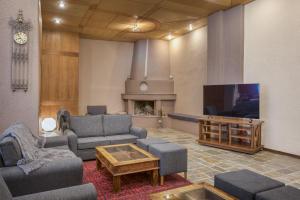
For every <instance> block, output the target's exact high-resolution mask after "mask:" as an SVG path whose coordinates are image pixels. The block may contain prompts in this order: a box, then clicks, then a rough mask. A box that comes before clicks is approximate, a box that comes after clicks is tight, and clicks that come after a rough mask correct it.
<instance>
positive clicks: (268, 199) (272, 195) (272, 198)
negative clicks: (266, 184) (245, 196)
mask: <svg viewBox="0 0 300 200" xmlns="http://www.w3.org/2000/svg"><path fill="white" fill-rule="evenodd" d="M283 199H284V200H300V190H299V189H297V188H294V187H291V186H285V187H280V188H275V189H273V190H268V191H265V192H260V193H258V194H257V195H256V198H255V200H283Z"/></svg>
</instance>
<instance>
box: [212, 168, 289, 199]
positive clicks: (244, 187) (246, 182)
mask: <svg viewBox="0 0 300 200" xmlns="http://www.w3.org/2000/svg"><path fill="white" fill-rule="evenodd" d="M282 186H284V184H283V183H281V182H279V181H276V180H273V179H271V178H268V177H266V176H263V175H260V174H257V173H255V172H252V171H249V170H239V171H234V172H227V173H223V174H218V175H216V176H215V187H217V188H219V189H221V190H223V191H224V192H227V193H228V194H231V195H233V196H235V197H237V198H238V199H242V200H254V199H255V195H256V194H257V193H259V192H264V191H267V190H272V189H274V188H278V187H282Z"/></svg>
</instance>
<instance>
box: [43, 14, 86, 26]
mask: <svg viewBox="0 0 300 200" xmlns="http://www.w3.org/2000/svg"><path fill="white" fill-rule="evenodd" d="M42 17H43V21H44V22H47V23H53V20H54V19H55V18H61V19H62V22H61V23H62V24H63V25H64V26H79V24H80V21H81V17H74V16H73V17H71V16H67V15H57V14H56V13H52V12H47V13H44V14H43V15H42ZM55 25H56V26H60V25H61V24H60V25H58V24H55Z"/></svg>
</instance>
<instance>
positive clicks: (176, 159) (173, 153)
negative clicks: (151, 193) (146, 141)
mask: <svg viewBox="0 0 300 200" xmlns="http://www.w3.org/2000/svg"><path fill="white" fill-rule="evenodd" d="M149 152H150V153H151V154H153V155H155V156H157V157H159V159H160V160H159V174H160V184H161V185H163V183H164V176H166V175H170V174H175V173H180V172H184V177H185V178H186V176H187V149H186V148H185V147H182V146H180V145H178V144H173V143H163V144H150V145H149Z"/></svg>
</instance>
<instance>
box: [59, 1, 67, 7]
mask: <svg viewBox="0 0 300 200" xmlns="http://www.w3.org/2000/svg"><path fill="white" fill-rule="evenodd" d="M58 7H59V8H65V7H66V4H65V1H62V0H61V1H58Z"/></svg>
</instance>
